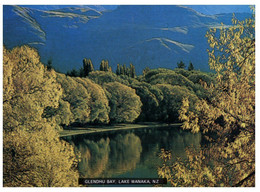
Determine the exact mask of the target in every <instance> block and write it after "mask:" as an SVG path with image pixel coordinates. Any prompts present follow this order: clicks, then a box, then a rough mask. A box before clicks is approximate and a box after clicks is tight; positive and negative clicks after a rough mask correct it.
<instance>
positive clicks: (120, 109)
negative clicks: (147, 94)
mask: <svg viewBox="0 0 260 192" xmlns="http://www.w3.org/2000/svg"><path fill="white" fill-rule="evenodd" d="M104 88H105V89H106V93H107V97H108V99H109V106H110V113H109V118H110V121H111V122H117V123H120V122H133V121H134V120H135V119H136V118H137V117H138V116H139V115H140V113H141V106H142V103H141V101H140V97H139V96H138V95H136V92H135V90H134V89H132V88H130V87H127V86H125V85H123V84H121V83H118V82H113V83H107V84H105V85H104Z"/></svg>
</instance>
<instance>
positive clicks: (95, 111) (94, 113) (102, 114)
mask: <svg viewBox="0 0 260 192" xmlns="http://www.w3.org/2000/svg"><path fill="white" fill-rule="evenodd" d="M75 80H76V81H77V82H78V83H80V84H82V85H83V86H84V87H85V89H87V90H88V92H89V94H90V102H89V106H90V116H89V121H90V122H91V123H108V122H109V116H108V114H109V111H110V108H109V105H108V99H107V97H106V94H105V91H104V90H103V88H102V87H101V86H100V85H98V84H96V83H94V82H93V81H91V80H90V79H88V78H76V79H75Z"/></svg>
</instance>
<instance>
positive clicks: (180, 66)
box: [177, 61, 186, 69]
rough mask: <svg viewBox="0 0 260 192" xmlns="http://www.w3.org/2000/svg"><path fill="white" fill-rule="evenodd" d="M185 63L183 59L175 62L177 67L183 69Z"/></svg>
mask: <svg viewBox="0 0 260 192" xmlns="http://www.w3.org/2000/svg"><path fill="white" fill-rule="evenodd" d="M185 67H186V65H185V63H183V61H180V62H178V63H177V68H180V69H185Z"/></svg>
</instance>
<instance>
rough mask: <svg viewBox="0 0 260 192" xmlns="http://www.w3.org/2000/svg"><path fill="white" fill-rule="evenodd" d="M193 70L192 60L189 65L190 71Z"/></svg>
mask: <svg viewBox="0 0 260 192" xmlns="http://www.w3.org/2000/svg"><path fill="white" fill-rule="evenodd" d="M192 70H194V66H193V64H192V62H190V64H189V67H188V71H192Z"/></svg>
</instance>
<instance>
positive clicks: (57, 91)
mask: <svg viewBox="0 0 260 192" xmlns="http://www.w3.org/2000/svg"><path fill="white" fill-rule="evenodd" d="M3 71H4V76H3V90H4V93H3V130H4V131H3V138H4V139H3V165H4V166H3V184H4V186H10V187H13V186H41V187H47V186H48V187H52V186H60V187H62V186H76V185H77V178H78V172H77V170H76V169H75V167H76V163H77V161H76V159H75V155H74V151H73V149H72V147H71V146H70V145H69V144H68V143H66V142H64V141H60V139H59V137H58V133H57V131H56V130H55V127H56V125H55V124H56V122H55V121H47V120H46V118H43V117H42V115H43V113H44V110H45V109H46V108H47V107H54V108H56V107H58V104H59V103H58V101H59V98H60V96H61V94H62V91H61V87H60V85H59V84H58V83H57V82H56V74H55V72H54V70H47V68H46V67H44V65H43V64H42V63H41V62H40V57H39V55H38V53H37V51H36V50H34V49H32V48H30V47H29V46H22V47H16V48H14V49H13V50H11V51H9V50H7V49H5V47H4V50H3Z"/></svg>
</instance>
